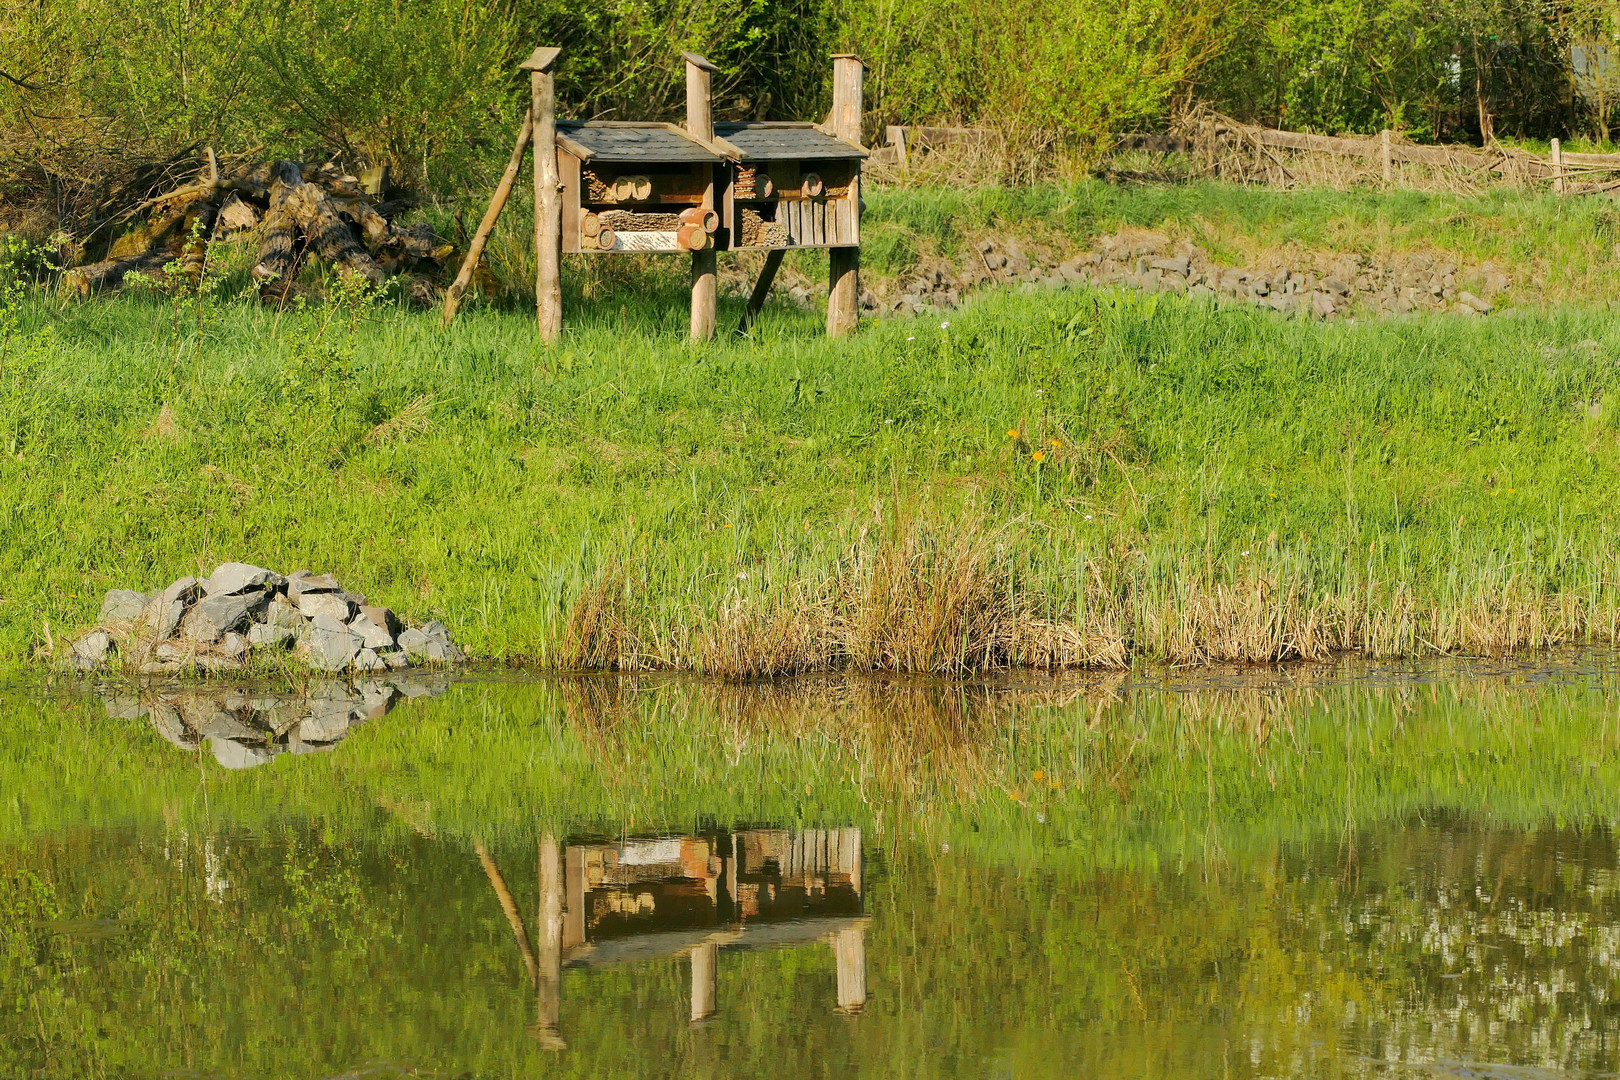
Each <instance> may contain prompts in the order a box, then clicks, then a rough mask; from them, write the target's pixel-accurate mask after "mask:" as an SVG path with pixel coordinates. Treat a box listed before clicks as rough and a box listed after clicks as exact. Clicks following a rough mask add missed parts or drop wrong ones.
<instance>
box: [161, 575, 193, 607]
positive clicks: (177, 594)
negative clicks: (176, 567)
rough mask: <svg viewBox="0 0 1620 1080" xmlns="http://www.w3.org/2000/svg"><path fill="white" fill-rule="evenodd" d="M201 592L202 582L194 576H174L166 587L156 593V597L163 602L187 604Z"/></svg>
mask: <svg viewBox="0 0 1620 1080" xmlns="http://www.w3.org/2000/svg"><path fill="white" fill-rule="evenodd" d="M201 593H202V582H200V581H198V580H197V579H196V578H194V577H183V578H176V579H175V580H174V581H173V582H171V583H170V585H169V587H168V588H167V589H164V590H163V592H162V593H160V594H159V595H158V599H159V600H161V601H163V603H165V604H173V603H176V602H178V603H181V604H189V603H191V602H192V601H193V600H195V599H197V597H198V596H199V595H201Z"/></svg>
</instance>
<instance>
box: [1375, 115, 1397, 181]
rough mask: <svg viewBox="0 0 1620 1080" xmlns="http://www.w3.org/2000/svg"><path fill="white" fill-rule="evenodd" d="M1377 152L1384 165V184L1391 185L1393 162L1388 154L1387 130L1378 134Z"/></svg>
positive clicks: (1393, 169)
mask: <svg viewBox="0 0 1620 1080" xmlns="http://www.w3.org/2000/svg"><path fill="white" fill-rule="evenodd" d="M1378 152H1379V157H1380V158H1382V159H1383V163H1384V183H1386V184H1392V183H1394V182H1395V161H1394V159H1393V158H1392V157H1391V155H1390V152H1389V128H1385V129H1384V130H1383V131H1381V132H1379V133H1378Z"/></svg>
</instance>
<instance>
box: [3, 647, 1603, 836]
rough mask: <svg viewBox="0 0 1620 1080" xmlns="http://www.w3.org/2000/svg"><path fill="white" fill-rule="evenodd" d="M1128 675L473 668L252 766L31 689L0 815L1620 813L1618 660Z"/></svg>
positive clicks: (65, 823) (416, 823) (1158, 819)
mask: <svg viewBox="0 0 1620 1080" xmlns="http://www.w3.org/2000/svg"><path fill="white" fill-rule="evenodd" d="M1121 686H1122V684H1121V682H1120V679H1119V678H1118V677H1111V678H1107V679H1100V680H1094V681H1092V682H1090V683H1087V684H1073V685H1070V684H1067V683H1064V682H1054V683H1051V684H1046V685H1045V686H1042V685H1041V684H1038V683H1037V684H1024V685H1022V686H1019V687H1003V688H996V687H983V686H981V687H975V686H967V685H960V684H948V683H934V682H926V681H923V682H911V681H905V680H900V681H893V680H889V681H868V680H846V679H829V680H825V681H813V680H812V681H801V682H800V683H798V684H794V685H792V686H787V685H780V684H772V685H766V686H763V687H755V686H741V685H735V684H724V683H710V682H692V681H687V680H679V679H668V678H658V677H642V678H639V679H623V678H587V679H548V680H541V681H536V682H529V683H515V684H514V683H501V682H484V683H466V684H461V685H459V686H458V687H456V688H455V689H453V690H452V692H451V693H450V694H449V695H447V696H446V697H444V698H441V699H435V700H432V701H422V702H417V703H414V704H411V705H407V706H404V707H402V708H400V709H398V710H396V711H395V712H394V713H392V714H390V715H389V716H388V717H386V718H385V719H382V720H380V721H374V722H373V723H371V724H369V725H367V726H365V727H362V728H360V729H358V730H355V731H353V732H351V733H350V735H349V737H348V738H347V739H346V740H345V741H344V742H343V743H342V744H341V745H340V746H339V747H338V748H337V749H336V750H335V751H334V752H332V753H330V754H323V755H316V756H312V757H303V758H297V759H293V758H286V757H284V758H281V759H278V760H277V761H276V762H275V763H274V764H272V765H270V766H267V767H263V768H260V769H257V770H253V771H250V772H247V773H239V774H228V773H223V772H221V771H220V770H218V769H217V767H216V766H215V765H214V764H213V762H212V760H211V758H209V757H208V756H207V755H206V753H205V754H204V755H201V756H199V758H198V759H197V760H195V761H194V760H192V759H191V758H190V757H188V756H186V755H184V754H181V753H178V752H176V751H175V750H174V749H173V748H172V747H170V746H169V745H167V744H165V743H161V742H159V740H158V738H157V736H156V735H155V734H153V733H152V732H150V731H149V730H147V729H146V728H145V727H144V725H143V723H142V722H139V721H136V722H124V721H109V720H106V719H104V718H101V717H100V716H99V715H97V714H98V713H99V712H100V709H99V707H98V706H95V705H85V706H83V707H77V706H73V707H68V708H66V709H64V708H63V707H61V706H56V705H51V706H42V705H40V704H37V703H30V702H27V701H20V702H17V703H16V704H15V705H14V706H13V707H12V708H11V709H10V710H9V712H8V715H7V719H6V720H5V721H4V725H5V728H6V733H5V734H6V737H5V738H4V740H3V749H0V782H3V784H4V787H5V790H6V791H7V792H8V793H9V796H10V798H9V801H8V803H7V804H6V805H5V806H0V833H3V834H7V835H11V836H13V837H17V836H21V835H25V834H28V833H33V832H39V831H41V830H51V829H59V828H64V827H69V826H73V825H77V824H81V823H86V822H102V823H111V824H117V823H138V822H142V821H146V822H155V821H157V820H160V819H161V820H170V821H188V822H193V823H194V824H195V823H201V822H204V821H215V822H229V821H239V822H243V823H249V824H251V823H255V822H270V821H276V820H280V819H283V818H288V817H295V818H304V817H319V818H322V819H324V820H326V821H327V822H328V824H329V827H331V828H334V829H339V830H345V831H346V830H355V829H357V830H367V829H371V828H374V827H378V826H379V825H381V826H382V827H384V828H385V829H409V830H416V831H420V832H423V833H427V834H431V835H436V836H442V837H446V838H451V839H455V840H456V841H457V842H470V839H471V838H473V837H475V836H483V837H485V838H487V839H489V840H490V841H491V842H498V841H500V840H501V839H502V838H503V837H528V836H532V835H533V834H534V832H535V831H536V830H537V829H539V828H542V827H545V828H549V829H552V830H554V831H558V832H566V831H567V830H568V829H569V828H571V827H578V826H580V825H589V826H593V827H597V828H600V829H604V830H605V831H608V832H610V833H616V832H618V831H620V830H631V831H634V830H656V829H666V828H668V829H677V830H679V829H682V828H689V827H691V826H692V825H693V824H694V823H696V822H699V821H703V820H717V821H719V822H722V823H732V822H749V821H753V822H783V823H804V824H818V825H843V824H858V825H862V826H864V827H865V828H867V829H868V830H869V831H870V833H871V835H872V836H873V837H874V840H875V842H877V843H880V844H882V843H889V842H895V841H899V840H903V839H910V838H918V837H923V838H932V839H931V840H930V843H933V842H936V841H937V842H938V843H943V844H950V845H952V846H956V847H962V846H966V847H968V848H971V849H973V850H975V851H977V852H979V853H980V854H981V856H982V857H987V858H995V859H998V860H1011V861H1014V862H1019V863H1033V862H1036V861H1041V862H1045V861H1049V860H1052V859H1057V860H1062V861H1075V862H1079V863H1081V864H1085V865H1135V864H1139V863H1142V862H1143V861H1149V862H1151V861H1156V860H1160V859H1166V858H1176V859H1180V858H1191V859H1194V860H1204V859H1206V858H1217V859H1219V858H1222V857H1225V856H1228V855H1233V854H1234V853H1241V852H1242V851H1243V850H1245V849H1247V848H1248V847H1250V846H1252V845H1254V844H1269V843H1272V842H1274V841H1277V840H1284V839H1290V838H1300V837H1306V836H1319V835H1329V836H1337V835H1340V834H1341V833H1343V832H1344V831H1345V830H1346V829H1347V828H1351V829H1353V828H1354V827H1355V826H1357V825H1360V824H1365V823H1369V822H1379V821H1388V820H1392V819H1395V818H1399V817H1402V816H1405V815H1407V814H1411V813H1414V812H1419V811H1423V810H1427V809H1431V808H1432V809H1445V810H1450V811H1457V812H1485V813H1489V814H1490V815H1492V817H1493V818H1494V819H1496V820H1502V821H1507V822H1514V823H1531V822H1535V821H1539V820H1542V819H1543V818H1546V817H1549V816H1553V815H1560V816H1562V817H1564V818H1567V819H1571V820H1585V819H1589V818H1593V817H1596V818H1600V819H1608V818H1610V817H1612V816H1613V815H1614V812H1615V809H1616V807H1615V797H1614V795H1613V792H1614V791H1616V790H1620V789H1617V788H1616V786H1615V784H1614V781H1615V780H1617V779H1620V749H1617V747H1616V743H1615V740H1616V737H1617V733H1615V732H1612V731H1611V730H1610V724H1611V719H1610V717H1609V715H1608V710H1607V707H1606V705H1605V700H1606V699H1605V694H1606V693H1608V692H1610V691H1611V690H1612V686H1611V684H1610V683H1609V682H1608V681H1606V680H1604V679H1602V678H1599V677H1592V678H1590V679H1587V680H1585V681H1583V682H1580V683H1577V684H1573V685H1569V686H1561V687H1560V686H1552V687H1547V686H1544V687H1525V686H1513V685H1508V684H1507V683H1505V682H1504V681H1502V680H1493V679H1486V678H1479V679H1474V680H1468V681H1464V680H1457V681H1453V682H1446V683H1436V684H1433V685H1419V684H1396V685H1391V686H1386V687H1379V688H1370V687H1366V686H1357V685H1353V684H1352V685H1335V684H1331V683H1330V684H1328V685H1325V686H1321V687H1317V688H1313V689H1300V690H1228V691H1206V692H1202V693H1198V694H1178V693H1165V692H1157V691H1140V690H1133V691H1125V690H1122V689H1121ZM43 776H50V777H52V778H53V781H52V782H51V783H49V784H42V783H40V782H39V778H40V777H43ZM1043 818H1044V821H1043V820H1042V819H1043Z"/></svg>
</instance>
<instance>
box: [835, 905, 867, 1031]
mask: <svg viewBox="0 0 1620 1080" xmlns="http://www.w3.org/2000/svg"><path fill="white" fill-rule="evenodd" d="M832 949H833V961H834V963H835V964H836V966H837V968H838V1011H839V1012H841V1013H846V1014H848V1013H858V1012H860V1011H861V1010H862V1009H865V1008H866V927H865V926H862V925H859V924H857V925H855V926H850V927H845V928H844V929H843V930H840V931H838V934H837V936H836V937H834V938H833V942H832Z"/></svg>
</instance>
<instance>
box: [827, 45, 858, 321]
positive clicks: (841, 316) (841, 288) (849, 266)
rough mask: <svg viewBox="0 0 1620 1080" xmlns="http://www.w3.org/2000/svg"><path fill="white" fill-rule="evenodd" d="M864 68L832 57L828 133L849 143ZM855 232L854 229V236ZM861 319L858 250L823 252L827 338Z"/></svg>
mask: <svg viewBox="0 0 1620 1080" xmlns="http://www.w3.org/2000/svg"><path fill="white" fill-rule="evenodd" d="M865 76H866V65H865V64H863V63H861V61H860V58H859V57H857V56H851V55H849V54H847V53H845V54H839V55H837V56H834V57H833V108H832V132H833V134H834V135H837V136H838V137H839V138H841V139H848V140H849V141H850V142H855V143H858V142H860V141H861V95H862V89H863V88H862V83H863V81H864V79H865ZM850 188H851V190H850V193H849V196H848V197H849V198H850V199H851V200H852V201H853V204H854V205H853V213H854V216H855V218H856V220H857V221H858V220H859V217H860V198H861V193H860V179H859V177H857V178H856V180H855V182H854V183H853V184H851V185H850ZM856 235H859V231H858V228H857V234H856ZM860 315H861V249H860V248H859V247H835V248H829V249H828V250H827V334H828V336H830V337H841V336H843V335H845V334H853V333H854V332H855V328H856V326H858V325H859V323H860Z"/></svg>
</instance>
